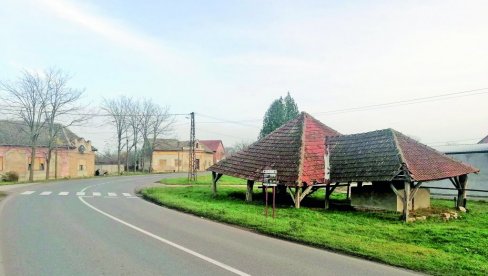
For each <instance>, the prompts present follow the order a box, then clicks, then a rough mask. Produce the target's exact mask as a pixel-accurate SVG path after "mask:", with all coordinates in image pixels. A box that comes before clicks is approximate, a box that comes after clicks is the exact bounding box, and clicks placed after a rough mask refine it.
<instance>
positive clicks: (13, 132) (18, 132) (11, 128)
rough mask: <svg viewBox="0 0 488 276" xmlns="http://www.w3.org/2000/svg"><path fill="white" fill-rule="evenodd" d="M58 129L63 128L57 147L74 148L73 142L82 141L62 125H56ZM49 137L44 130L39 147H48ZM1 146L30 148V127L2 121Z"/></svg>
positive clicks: (38, 142)
mask: <svg viewBox="0 0 488 276" xmlns="http://www.w3.org/2000/svg"><path fill="white" fill-rule="evenodd" d="M55 127H56V128H62V129H61V130H60V131H59V132H58V137H59V138H58V139H57V140H56V144H57V146H72V145H73V143H72V142H73V141H74V140H76V139H80V137H78V136H77V135H76V134H74V133H73V132H71V131H70V130H69V129H68V128H66V127H63V126H62V125H60V124H56V125H55ZM48 141H49V135H48V131H47V128H46V127H45V128H43V129H42V130H41V133H40V135H39V138H38V141H37V145H38V146H47V145H48ZM0 145H2V146H29V145H30V139H29V135H28V127H27V125H26V124H25V123H24V122H21V121H9V120H0Z"/></svg>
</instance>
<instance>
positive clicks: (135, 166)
mask: <svg viewBox="0 0 488 276" xmlns="http://www.w3.org/2000/svg"><path fill="white" fill-rule="evenodd" d="M136 168H137V144H135V145H134V172H136Z"/></svg>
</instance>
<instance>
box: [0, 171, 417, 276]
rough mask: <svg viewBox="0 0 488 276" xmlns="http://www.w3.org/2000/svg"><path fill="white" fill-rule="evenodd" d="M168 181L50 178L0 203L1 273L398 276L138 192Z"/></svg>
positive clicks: (151, 178) (403, 272)
mask: <svg viewBox="0 0 488 276" xmlns="http://www.w3.org/2000/svg"><path fill="white" fill-rule="evenodd" d="M171 176H174V175H150V176H124V177H100V178H93V179H84V180H71V181H58V182H51V183H44V184H36V185H31V186H27V187H21V188H19V189H14V190H11V191H9V193H10V195H9V196H8V197H7V198H5V199H4V200H3V201H1V202H0V272H2V271H3V272H4V274H5V275H236V274H237V275H407V274H412V272H410V271H406V270H402V269H398V268H395V267H391V266H387V265H382V264H378V263H375V262H370V261H366V260H362V259H359V258H354V257H349V256H345V255H341V254H337V253H332V252H328V251H325V250H320V249H316V248H312V247H308V246H303V245H298V244H295V243H291V242H287V241H283V240H278V239H274V238H270V237H266V236H262V235H258V234H256V233H252V232H249V231H246V230H242V229H239V228H236V227H232V226H228V225H224V224H220V223H216V222H212V221H209V220H206V219H202V218H199V217H196V216H192V215H188V214H183V213H180V212H177V211H174V210H170V209H167V208H164V207H160V206H157V205H154V204H152V203H149V202H146V201H145V200H143V199H140V198H138V197H136V196H134V193H135V190H136V189H138V188H139V187H141V186H143V185H146V184H150V183H153V182H154V181H156V180H158V179H160V178H162V177H171Z"/></svg>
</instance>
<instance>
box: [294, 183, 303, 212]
mask: <svg viewBox="0 0 488 276" xmlns="http://www.w3.org/2000/svg"><path fill="white" fill-rule="evenodd" d="M301 194H302V187H299V186H298V185H297V186H295V208H297V209H298V208H300V197H301Z"/></svg>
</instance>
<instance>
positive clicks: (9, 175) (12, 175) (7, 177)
mask: <svg viewBox="0 0 488 276" xmlns="http://www.w3.org/2000/svg"><path fill="white" fill-rule="evenodd" d="M2 181H7V182H17V181H19V174H18V173H17V172H14V171H10V172H6V173H5V174H4V175H2Z"/></svg>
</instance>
